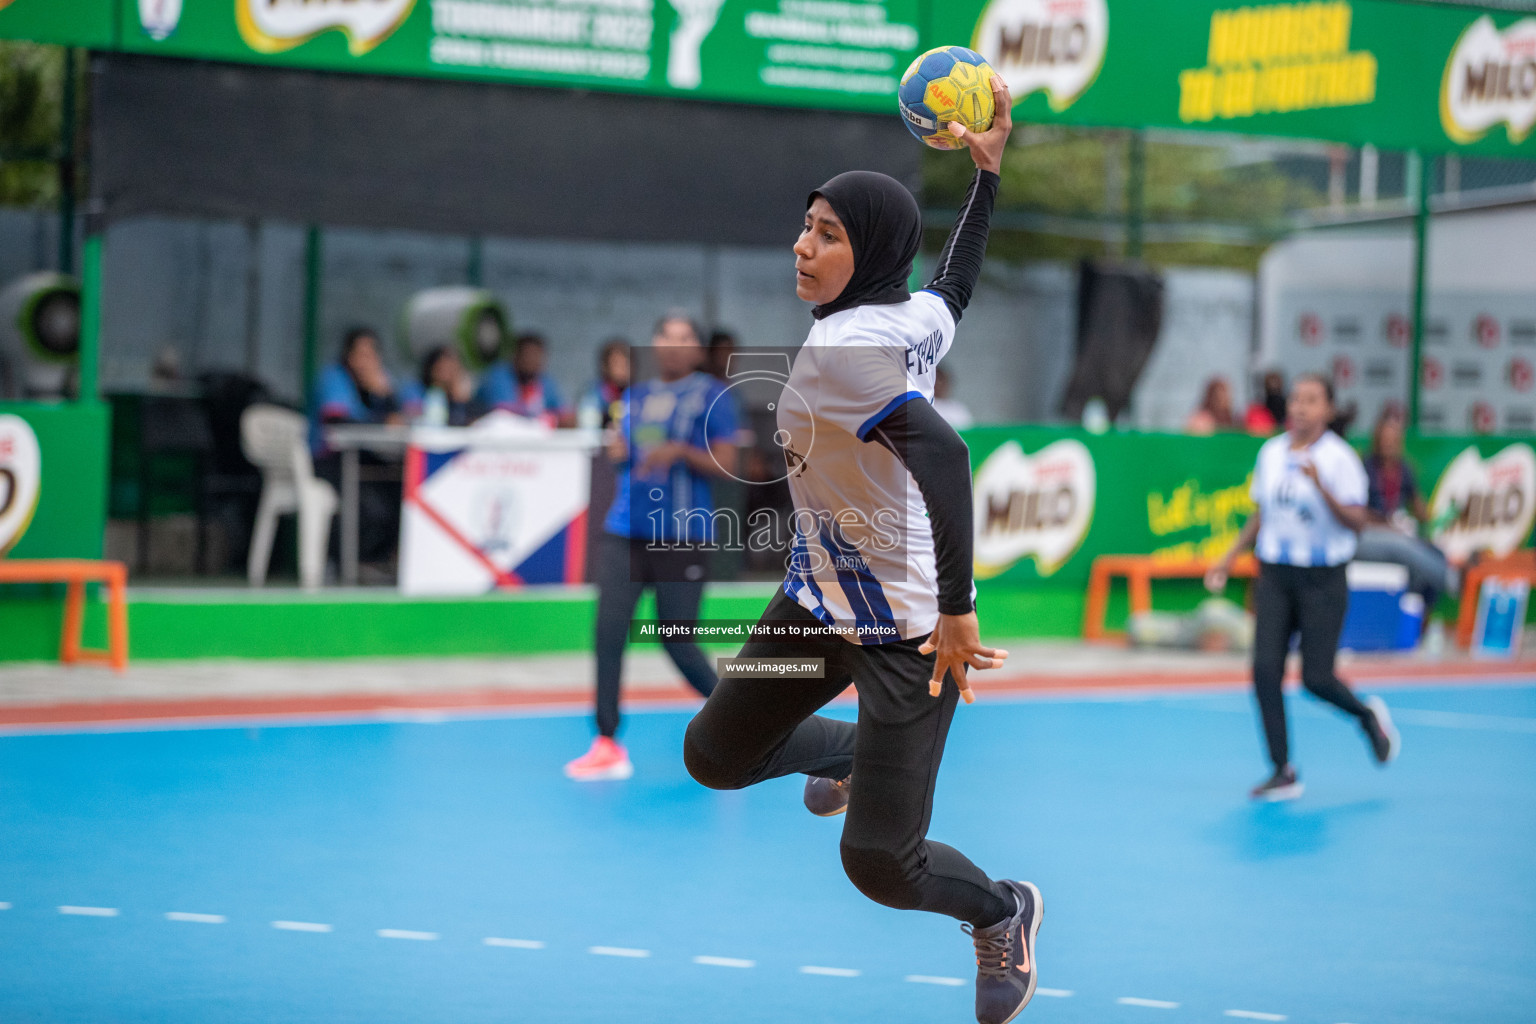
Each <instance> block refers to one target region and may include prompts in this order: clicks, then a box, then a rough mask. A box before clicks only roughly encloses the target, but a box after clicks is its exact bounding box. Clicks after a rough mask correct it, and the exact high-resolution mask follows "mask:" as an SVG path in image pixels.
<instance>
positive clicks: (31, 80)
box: [0, 40, 64, 206]
mask: <svg viewBox="0 0 1536 1024" xmlns="http://www.w3.org/2000/svg"><path fill="white" fill-rule="evenodd" d="M63 82H64V51H63V50H62V49H61V48H59V47H57V46H40V45H38V44H36V43H25V42H9V41H4V40H0V204H5V205H22V206H41V205H46V204H49V203H53V202H56V201H57V200H58V195H59V172H58V166H57V164H55V163H54V162H53V160H54V158H55V155H56V154H57V153H58V151H59V148H60V138H59V130H60V116H59V115H60V110H61V104H62V97H63Z"/></svg>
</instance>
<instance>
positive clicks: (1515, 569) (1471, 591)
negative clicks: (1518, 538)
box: [1456, 548, 1536, 648]
mask: <svg viewBox="0 0 1536 1024" xmlns="http://www.w3.org/2000/svg"><path fill="white" fill-rule="evenodd" d="M1489 578H1495V579H1515V580H1521V579H1523V580H1525V581H1527V582H1528V583H1530V584H1531V586H1532V587H1536V550H1532V549H1530V548H1526V549H1525V550H1523V551H1516V552H1515V553H1514V554H1512V555H1507V556H1505V557H1504V558H1490V559H1488V560H1487V561H1484V562H1479V563H1477V564H1476V565H1474V566H1473V567H1472V568H1470V569H1468V570H1467V576H1466V579H1464V580H1462V583H1461V608H1460V610H1459V611H1458V613H1457V616H1456V643H1457V644H1459V645H1460V646H1461V647H1463V648H1467V647H1471V646H1472V630H1473V629H1474V628H1476V626H1477V597H1478V592H1479V591H1480V590H1482V589H1483V580H1486V579H1489Z"/></svg>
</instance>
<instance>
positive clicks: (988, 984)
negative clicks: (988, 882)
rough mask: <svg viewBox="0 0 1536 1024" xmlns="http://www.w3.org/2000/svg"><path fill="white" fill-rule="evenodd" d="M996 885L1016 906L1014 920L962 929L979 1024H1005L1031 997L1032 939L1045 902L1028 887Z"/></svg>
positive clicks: (1006, 883) (1024, 884) (1033, 977)
mask: <svg viewBox="0 0 1536 1024" xmlns="http://www.w3.org/2000/svg"><path fill="white" fill-rule="evenodd" d="M999 884H1001V885H1002V886H1003V888H1005V889H1007V890H1008V891H1009V892H1010V893H1012V894H1013V898H1014V899H1015V900H1016V901H1017V902H1018V910H1016V911H1015V912H1014V915H1013V916H1012V917H1010V918H1008V920H1006V921H1003V922H1001V923H999V924H995V925H993V926H992V927H990V928H976V927H973V926H972V925H969V924H962V925H961V926H960V927H961V928H962V929H963V930H964V931H965V932H966V933H967V934H969V935H970V936H971V941H972V942H974V943H975V944H976V1020H977V1024H1008V1021H1011V1020H1013V1018H1015V1017H1017V1016H1018V1015H1019V1013H1020V1011H1022V1010H1023V1009H1024V1007H1026V1006H1028V1005H1029V1001H1030V999H1031V998H1033V997H1034V994H1035V982H1036V980H1037V978H1036V971H1035V935H1036V933H1037V932H1039V931H1040V921H1041V919H1042V918H1043V917H1044V916H1045V901H1044V900H1042V899H1041V898H1040V890H1039V889H1037V888H1035V886H1034V884H1033V883H1031V882H1011V881H1007V880H1006V879H1005V880H1003V881H1002V882H1000V883H999Z"/></svg>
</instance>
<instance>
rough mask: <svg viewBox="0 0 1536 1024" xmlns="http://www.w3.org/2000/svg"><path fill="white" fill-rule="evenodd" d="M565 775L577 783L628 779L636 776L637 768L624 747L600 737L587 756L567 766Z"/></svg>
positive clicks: (594, 742)
mask: <svg viewBox="0 0 1536 1024" xmlns="http://www.w3.org/2000/svg"><path fill="white" fill-rule="evenodd" d="M565 774H566V776H567V777H569V778H572V779H575V780H576V781H577V782H599V781H601V780H603V779H627V778H629V777H630V776H631V775H633V774H635V766H634V764H633V763H632V762H631V761H630V760H629V751H627V750H625V749H624V747H623V746H622V745H620V744H619V743H618V742H616V741H614V740H612V739H610V738H609V737H607V736H599V737H598V738H597V739H595V740H593V741H592V746H591V748H590V749H588V750H587V752H586V753H585V754H582V755H581V756H580V757H578V758H577V759H576V760H574V761H571V762H569V763H567V764H566V766H565Z"/></svg>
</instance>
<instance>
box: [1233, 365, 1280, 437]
mask: <svg viewBox="0 0 1536 1024" xmlns="http://www.w3.org/2000/svg"><path fill="white" fill-rule="evenodd" d="M1261 387H1262V390H1263V394H1262V395H1261V396H1260V397H1259V399H1258V400H1257V401H1255V402H1254V403H1253V404H1252V405H1250V406H1248V411H1247V412H1246V413H1244V414H1243V429H1244V430H1246V431H1248V433H1250V434H1273V433H1275V432H1276V431H1277V430H1280V429H1281V428H1283V427H1284V426H1285V400H1286V399H1285V377H1284V376H1283V375H1282V374H1281V373H1280V371H1279V370H1266V371H1264V377H1263V383H1262V385H1261Z"/></svg>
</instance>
